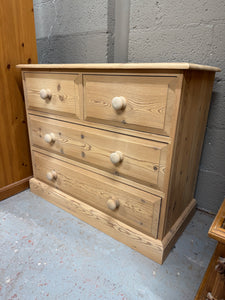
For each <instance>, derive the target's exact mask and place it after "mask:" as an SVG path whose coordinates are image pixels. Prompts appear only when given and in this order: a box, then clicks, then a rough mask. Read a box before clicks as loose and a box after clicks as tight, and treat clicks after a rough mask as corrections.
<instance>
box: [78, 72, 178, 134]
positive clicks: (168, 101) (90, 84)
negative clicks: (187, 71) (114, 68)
mask: <svg viewBox="0 0 225 300" xmlns="http://www.w3.org/2000/svg"><path fill="white" fill-rule="evenodd" d="M178 82H179V81H178V77H177V76H175V75H174V76H165V77H163V76H127V75H88V74H87V75H83V84H84V119H85V120H87V121H91V122H99V123H105V124H110V125H114V126H120V127H125V128H130V129H135V130H142V131H147V132H153V133H160V134H163V135H170V130H171V124H172V120H173V114H174V107H175V105H176V102H177V100H178V99H177V98H176V94H175V90H176V88H177V85H178Z"/></svg>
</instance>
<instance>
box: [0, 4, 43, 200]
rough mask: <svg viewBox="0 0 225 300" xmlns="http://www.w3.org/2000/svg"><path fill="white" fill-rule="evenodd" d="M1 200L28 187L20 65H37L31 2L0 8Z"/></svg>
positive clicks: (27, 146) (29, 167)
mask: <svg viewBox="0 0 225 300" xmlns="http://www.w3.org/2000/svg"><path fill="white" fill-rule="evenodd" d="M0 19H1V26H0V78H1V80H0V90H1V97H0V98H1V101H0V136H1V139H0V170H1V171H0V200H2V199H5V198H7V197H9V196H11V195H13V194H15V193H18V192H20V191H22V190H24V189H26V188H27V187H28V184H29V179H30V177H31V175H32V165H31V159H30V149H29V141H28V133H27V122H26V114H25V105H24V99H23V90H22V79H21V73H20V72H19V70H18V69H16V65H17V64H18V63H19V62H24V63H36V62H37V51H36V39H35V28H34V14H33V2H32V0H16V1H14V0H2V1H1V5H0Z"/></svg>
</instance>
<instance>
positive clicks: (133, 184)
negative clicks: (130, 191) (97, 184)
mask: <svg viewBox="0 0 225 300" xmlns="http://www.w3.org/2000/svg"><path fill="white" fill-rule="evenodd" d="M33 152H39V153H42V154H44V155H48V156H49V155H50V156H51V157H53V158H56V159H58V160H62V161H65V162H67V163H69V164H71V165H75V166H78V167H80V168H82V169H86V170H88V171H90V172H93V173H96V174H100V175H102V176H104V177H107V178H110V179H112V180H114V181H118V182H121V183H124V184H126V185H128V186H131V187H135V188H137V189H139V190H141V191H145V192H148V193H150V194H153V195H156V196H159V197H160V198H164V197H165V193H164V192H162V191H161V190H159V189H154V188H151V187H149V186H147V185H143V184H140V183H138V182H134V181H133V180H130V179H127V178H125V177H121V176H116V175H114V174H111V173H109V172H107V171H104V170H101V169H98V168H95V167H92V166H91V165H86V164H83V163H82V162H80V161H76V160H71V159H70V158H67V157H65V156H62V155H59V154H57V153H54V152H51V153H50V152H49V151H48V150H46V149H44V148H40V147H36V146H31V154H32V153H33Z"/></svg>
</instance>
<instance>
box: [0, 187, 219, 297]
mask: <svg viewBox="0 0 225 300" xmlns="http://www.w3.org/2000/svg"><path fill="white" fill-rule="evenodd" d="M212 220H213V218H212V217H211V216H209V215H207V214H204V213H201V212H199V211H197V212H196V214H195V216H194V217H193V219H192V221H191V222H190V224H189V225H188V227H187V228H186V230H185V232H184V233H183V235H182V236H181V238H180V239H179V240H178V242H177V243H176V246H175V248H174V249H173V250H172V252H171V253H170V255H169V256H168V258H167V260H166V261H165V263H164V264H163V265H162V266H160V265H158V264H156V263H154V262H153V261H151V260H150V259H148V258H146V257H144V256H143V255H141V254H139V253H137V252H135V251H134V250H132V249H130V248H128V247H127V246H125V245H123V244H121V243H119V242H117V241H115V240H114V239H112V238H110V237H109V236H107V235H105V234H104V233H102V232H100V231H98V230H96V229H95V228H93V227H91V226H89V225H87V224H86V223H84V222H82V221H80V220H78V219H77V218H75V217H74V216H72V215H70V214H68V213H66V212H64V211H63V210H61V209H59V208H57V207H56V206H54V205H52V204H50V203H48V202H47V201H45V200H43V199H42V198H40V197H37V196H35V195H33V194H32V193H31V192H30V191H29V190H27V191H24V192H22V193H20V194H18V195H15V196H13V197H11V198H8V199H6V200H4V201H2V202H0V299H4V300H5V299H7V300H8V299H23V300H24V299H25V300H32V299H71V300H78V299H81V300H85V299H89V300H90V299H91V300H92V299H104V300H107V299H110V300H111V299H116V300H118V299H119V300H120V299H121V300H122V299H123V300H124V299H131V300H132V299H135V300H137V299H147V300H151V299H152V300H158V299H163V300H165V299H166V300H170V299H171V300H179V299H182V300H185V299H187V300H191V299H194V295H195V293H196V292H197V289H198V287H199V284H200V282H201V280H202V277H203V275H204V272H205V269H206V267H207V265H208V262H209V260H210V257H211V255H212V253H213V251H214V248H215V245H216V243H215V241H214V240H212V239H209V238H208V237H207V232H208V229H209V226H210V224H211V223H212Z"/></svg>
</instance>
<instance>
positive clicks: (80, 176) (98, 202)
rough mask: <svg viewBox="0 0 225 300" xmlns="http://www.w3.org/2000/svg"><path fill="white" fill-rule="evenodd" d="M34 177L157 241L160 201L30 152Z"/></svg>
mask: <svg viewBox="0 0 225 300" xmlns="http://www.w3.org/2000/svg"><path fill="white" fill-rule="evenodd" d="M33 154H34V155H33V157H34V175H35V178H37V179H39V180H41V181H44V182H46V183H48V184H49V185H51V186H54V187H56V188H58V189H60V190H61V191H63V192H65V193H67V194H69V195H72V196H74V197H76V198H77V199H79V200H82V201H83V202H86V203H88V204H89V205H91V206H93V207H95V208H97V209H99V210H101V211H103V212H105V213H107V214H108V215H109V216H112V217H114V218H116V219H119V220H120V221H122V222H124V223H126V224H128V225H130V226H132V227H135V228H136V229H138V230H140V231H142V232H145V233H147V234H149V235H151V236H152V237H154V238H157V231H158V222H159V214H160V203H161V198H160V197H158V196H154V195H152V194H150V193H146V192H144V191H141V190H138V189H135V188H132V187H129V186H127V185H125V184H122V183H120V182H117V181H114V180H111V179H109V178H106V177H104V176H101V175H97V174H95V173H93V172H90V171H87V170H85V169H82V168H80V167H77V166H75V165H71V164H69V163H65V162H63V161H60V160H57V159H55V158H52V157H50V156H46V155H43V154H40V153H37V152H33Z"/></svg>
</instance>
